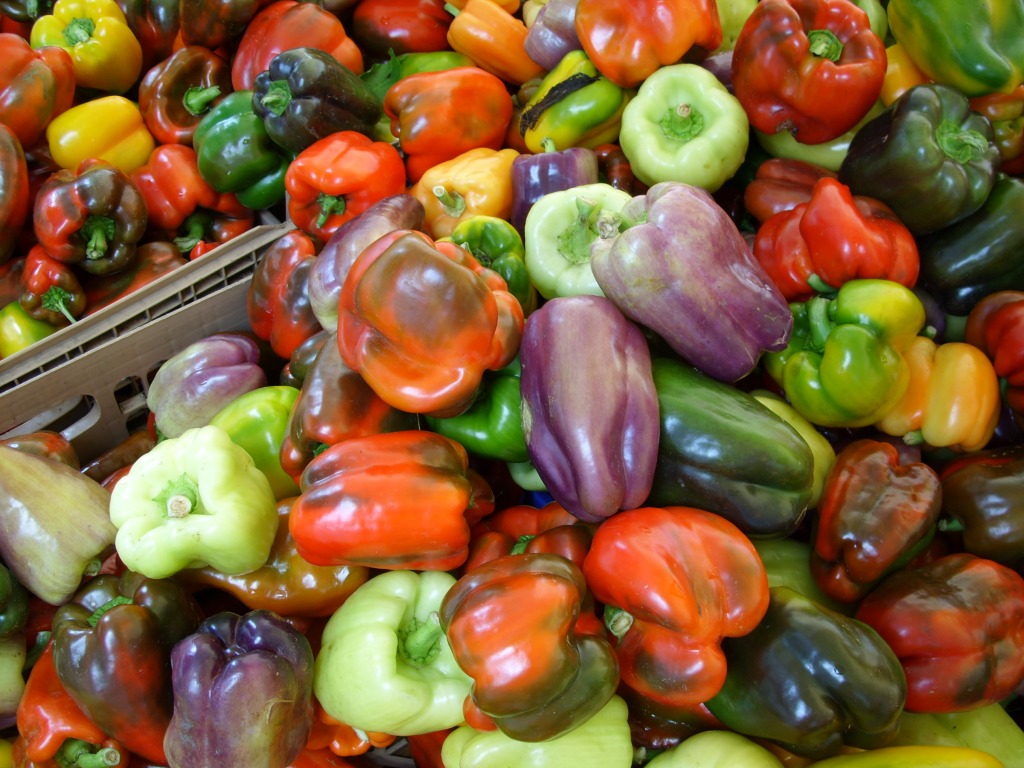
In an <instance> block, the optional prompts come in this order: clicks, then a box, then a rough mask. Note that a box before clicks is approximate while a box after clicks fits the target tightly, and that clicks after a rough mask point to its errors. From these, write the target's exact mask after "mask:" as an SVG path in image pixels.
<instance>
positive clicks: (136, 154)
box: [46, 94, 156, 173]
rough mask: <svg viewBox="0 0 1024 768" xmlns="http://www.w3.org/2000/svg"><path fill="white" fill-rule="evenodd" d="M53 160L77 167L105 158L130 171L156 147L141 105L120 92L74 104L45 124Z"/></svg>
mask: <svg viewBox="0 0 1024 768" xmlns="http://www.w3.org/2000/svg"><path fill="white" fill-rule="evenodd" d="M46 142H47V144H48V146H49V150H50V155H51V156H52V158H53V161H54V162H56V164H57V165H59V166H60V167H61V168H65V169H68V170H74V169H76V168H79V167H81V166H82V164H84V163H85V162H86V161H89V160H97V159H98V160H103V161H106V162H108V163H110V164H111V165H113V166H114V167H115V168H117V169H119V170H121V171H123V172H124V173H131V172H132V171H134V170H135V169H136V168H138V167H139V166H140V165H142V164H143V163H145V162H146V159H147V158H148V157H149V156H150V154H151V153H152V152H153V149H154V148H155V147H156V141H155V140H154V139H153V135H152V134H151V133H150V132H149V129H148V128H147V127H146V123H145V121H144V120H143V117H142V112H140V111H139V107H138V105H137V104H136V103H135V102H133V101H130V100H129V99H127V98H125V97H124V96H118V95H117V94H110V95H109V96H100V97H99V98H95V99H88V100H86V101H83V102H81V103H78V104H75V105H74V106H71V107H69V108H68V109H66V110H64V111H63V112H61V113H60V114H59V115H57V116H56V117H55V118H53V120H51V121H50V124H49V125H48V126H46Z"/></svg>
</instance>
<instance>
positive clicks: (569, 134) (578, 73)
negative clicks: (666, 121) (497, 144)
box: [519, 49, 630, 153]
mask: <svg viewBox="0 0 1024 768" xmlns="http://www.w3.org/2000/svg"><path fill="white" fill-rule="evenodd" d="M629 96H630V92H629V91H627V90H625V89H623V88H621V87H620V86H618V85H616V84H615V83H613V82H612V81H611V80H609V79H608V78H606V77H605V76H604V75H602V74H601V73H600V72H598V70H597V67H596V66H594V62H592V61H591V60H590V57H588V56H587V54H586V53H585V52H584V51H583V50H582V49H577V50H575V51H569V52H568V53H567V54H565V56H563V57H562V60H561V61H560V62H558V65H557V66H556V67H555V68H554V69H552V70H551V71H550V72H548V73H547V74H546V75H545V76H544V78H543V79H542V80H541V81H540V85H538V86H537V90H536V91H534V93H533V95H531V96H530V99H529V101H527V102H526V104H525V105H524V106H523V112H522V115H521V117H520V118H519V135H520V136H522V137H523V141H524V142H525V143H526V146H527V147H528V148H529V150H530V151H531V152H534V153H537V152H543V151H544V142H545V140H549V141H551V142H554V146H555V148H556V149H568V148H569V147H589V148H591V149H592V148H594V147H596V146H598V145H600V144H606V143H608V142H613V141H615V137H616V136H618V134H619V128H620V126H621V122H622V114H623V110H624V109H625V108H626V105H627V104H628V103H629Z"/></svg>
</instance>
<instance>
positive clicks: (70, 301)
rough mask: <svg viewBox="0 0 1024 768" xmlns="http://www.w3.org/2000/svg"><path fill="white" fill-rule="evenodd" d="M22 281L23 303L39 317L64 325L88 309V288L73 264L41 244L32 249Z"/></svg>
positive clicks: (22, 304) (25, 308)
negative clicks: (56, 255) (86, 307)
mask: <svg viewBox="0 0 1024 768" xmlns="http://www.w3.org/2000/svg"><path fill="white" fill-rule="evenodd" d="M21 284H22V286H23V290H22V292H21V298H20V299H19V301H20V302H21V306H22V308H23V309H24V310H25V312H27V313H28V315H29V316H30V317H34V318H35V319H37V320H43V321H45V322H47V323H50V324H51V325H55V326H57V327H59V328H62V327H64V326H66V325H69V324H70V323H74V322H75V321H76V320H77V319H78V317H79V316H80V315H81V314H82V313H83V312H84V311H85V304H86V294H85V289H84V288H83V287H82V283H81V281H80V280H79V279H78V274H77V272H76V271H75V269H74V267H73V266H72V265H71V264H66V263H64V262H63V261H59V260H57V259H55V258H53V257H52V256H50V255H49V254H48V253H47V252H46V251H45V250H44V249H43V247H42V246H41V245H34V246H32V248H31V249H30V250H29V252H28V256H27V257H26V258H25V271H24V272H22V274H21Z"/></svg>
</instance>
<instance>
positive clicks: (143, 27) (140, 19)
mask: <svg viewBox="0 0 1024 768" xmlns="http://www.w3.org/2000/svg"><path fill="white" fill-rule="evenodd" d="M116 2H117V7H118V8H120V9H121V12H122V13H123V14H124V18H125V21H126V22H128V28H129V29H130V30H131V31H132V34H133V35H135V39H136V40H138V41H139V45H141V46H142V71H143V72H146V71H148V70H149V69H150V68H151V67H155V66H156V65H157V64H159V63H160V62H161V61H163V60H164V59H166V58H167V57H169V56H170V55H171V54H173V53H174V51H175V50H177V49H178V48H180V47H181V46H182V42H181V10H180V2H179V0H116Z"/></svg>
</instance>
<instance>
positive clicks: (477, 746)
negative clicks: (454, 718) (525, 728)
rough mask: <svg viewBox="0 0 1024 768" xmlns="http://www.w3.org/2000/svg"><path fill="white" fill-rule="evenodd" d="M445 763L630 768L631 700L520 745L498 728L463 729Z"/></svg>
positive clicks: (449, 744) (615, 701) (470, 767)
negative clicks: (556, 733)
mask: <svg viewBox="0 0 1024 768" xmlns="http://www.w3.org/2000/svg"><path fill="white" fill-rule="evenodd" d="M441 759H442V760H443V761H444V764H445V765H446V766H453V767H454V766H458V768H505V767H506V766H511V765H514V766H516V768H565V766H568V765H585V766H587V768H630V766H632V765H633V744H632V742H631V741H630V733H629V722H628V720H627V708H626V702H625V701H623V700H622V699H621V698H620V697H619V696H613V697H612V698H611V699H610V700H609V701H608V703H607V704H605V705H604V706H603V707H602V708H601V709H600V710H598V711H597V713H596V714H594V715H592V716H591V717H590V718H589V719H588V720H586V721H585V722H584V723H583V724H582V725H580V726H578V727H577V728H575V729H573V730H571V731H569V732H568V733H566V734H564V735H562V736H559V737H557V738H554V739H550V740H548V741H537V742H528V741H517V740H515V739H512V738H511V737H509V736H506V735H505V734H504V733H502V732H501V731H498V730H496V731H477V730H475V729H473V728H471V727H470V726H468V725H463V726H460V727H459V728H456V729H455V730H454V731H452V732H451V733H450V734H449V735H448V737H447V738H446V739H445V740H444V744H443V745H442V747H441Z"/></svg>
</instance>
